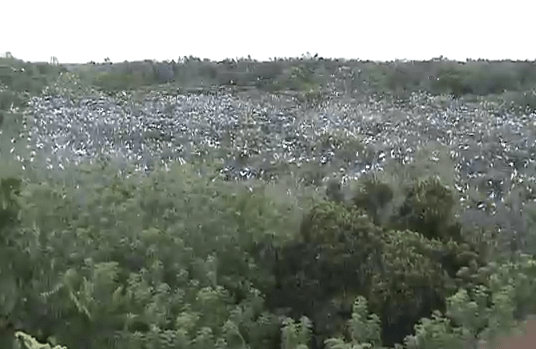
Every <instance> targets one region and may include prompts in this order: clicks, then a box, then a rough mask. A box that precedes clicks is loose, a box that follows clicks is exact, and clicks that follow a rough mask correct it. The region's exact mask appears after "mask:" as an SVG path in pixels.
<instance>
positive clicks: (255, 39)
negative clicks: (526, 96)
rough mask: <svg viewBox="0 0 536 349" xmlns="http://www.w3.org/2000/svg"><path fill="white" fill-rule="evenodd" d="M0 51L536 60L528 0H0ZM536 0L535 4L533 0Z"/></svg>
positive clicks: (82, 57)
mask: <svg viewBox="0 0 536 349" xmlns="http://www.w3.org/2000/svg"><path fill="white" fill-rule="evenodd" d="M0 3H1V5H0V9H1V10H0V12H1V16H0V23H1V24H2V33H1V35H0V53H3V52H6V51H9V52H11V53H12V54H13V55H14V56H15V57H17V58H21V59H24V60H30V61H49V60H50V57H51V56H56V57H57V58H58V60H59V61H60V63H85V62H88V61H90V60H94V61H96V62H102V61H103V60H104V58H105V57H109V58H110V59H111V60H112V62H118V61H123V60H130V61H132V60H139V59H157V60H165V59H169V60H171V59H175V60H177V58H179V57H182V56H189V55H193V56H197V57H201V58H211V59H223V58H237V57H246V56H247V55H248V54H249V55H251V56H252V57H253V58H257V59H268V58H270V57H274V56H277V57H297V56H301V55H302V54H304V53H306V52H310V53H311V54H315V53H318V54H319V55H320V56H323V57H339V58H341V57H344V58H360V59H371V60H390V59H396V58H398V59H430V58H433V57H438V56H440V55H443V56H445V57H448V58H451V59H460V60H465V59H466V58H488V59H502V58H504V59H507V58H511V59H531V60H533V59H536V44H535V41H534V33H535V32H536V29H535V27H534V23H535V19H534V18H535V17H534V16H535V13H536V11H535V10H536V2H533V1H530V0H509V1H481V0H465V1H460V0H449V1H433V0H427V1H424V0H410V1H400V0H399V1H396V0H383V1H380V0H369V1H360V0H356V1H349V0H344V1H343V0H330V1H314V0H309V1H302V0H271V1H254V0H249V1H248V0H198V1H196V0H189V1H184V0H175V1H170V0H151V1H139V0H138V1H137V0H130V1H124V0H95V1H73V0H70V1H67V0H49V1H42V0H31V1H29V0H0ZM533 3H534V4H533Z"/></svg>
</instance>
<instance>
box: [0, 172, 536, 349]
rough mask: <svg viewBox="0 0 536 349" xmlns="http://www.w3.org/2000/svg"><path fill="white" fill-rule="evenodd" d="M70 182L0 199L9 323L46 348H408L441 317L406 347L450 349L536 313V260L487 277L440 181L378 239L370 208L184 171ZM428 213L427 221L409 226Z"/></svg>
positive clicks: (15, 189) (83, 175)
mask: <svg viewBox="0 0 536 349" xmlns="http://www.w3.org/2000/svg"><path fill="white" fill-rule="evenodd" d="M69 171H70V172H69ZM69 171H68V172H67V173H68V175H67V177H65V178H63V179H58V180H57V181H56V180H53V179H49V180H46V181H42V182H29V183H25V184H24V185H23V184H22V183H21V182H19V181H16V180H13V179H4V180H3V181H2V186H1V197H2V202H3V203H4V204H3V206H2V211H1V215H2V228H1V229H2V230H1V234H2V242H1V245H0V249H1V251H0V256H1V257H0V258H2V263H1V264H0V265H2V268H3V270H2V274H1V275H2V283H3V285H5V286H3V288H2V289H3V290H7V291H8V292H6V291H4V292H3V296H2V299H0V310H1V311H2V313H1V315H2V318H3V319H4V320H5V323H10V324H13V326H14V329H22V330H24V331H26V332H27V333H30V334H32V335H34V336H36V338H37V339H38V340H40V341H41V342H44V341H46V340H49V341H53V342H54V343H61V344H63V345H66V346H67V347H68V348H112V347H114V348H274V347H282V348H296V347H298V346H299V345H300V344H303V345H305V347H322V346H323V344H322V343H324V342H326V345H327V346H328V347H330V348H339V347H345V346H344V345H349V344H344V343H355V344H357V343H361V344H363V343H367V342H368V343H371V344H373V345H375V347H379V344H380V343H382V342H383V343H384V344H385V345H392V344H394V343H395V342H399V343H400V342H403V340H404V338H405V337H406V336H408V335H411V334H412V333H413V325H415V324H417V323H418V321H419V320H420V319H422V318H430V317H431V316H432V314H435V313H433V312H434V311H435V312H439V313H437V314H443V315H437V317H435V316H436V315H433V316H432V317H431V320H422V321H423V322H422V323H421V325H419V326H417V327H416V329H417V332H416V333H415V334H414V336H415V337H411V336H410V337H407V339H406V340H407V343H406V344H405V345H406V347H407V348H428V347H429V345H430V343H432V342H434V341H439V340H441V341H445V343H451V344H445V345H443V346H439V347H440V348H454V347H455V344H458V343H460V341H469V340H471V339H475V338H476V337H477V336H478V335H479V334H481V333H482V334H483V335H484V334H486V335H487V333H488V332H489V335H490V336H491V335H494V334H496V333H498V332H497V331H500V330H504V329H505V328H506V327H508V326H514V325H515V319H514V318H513V315H514V313H515V311H516V310H517V309H518V308H519V307H524V308H530V309H534V310H536V309H535V302H534V300H533V299H532V298H531V297H530V295H531V294H533V293H532V292H534V290H535V289H534V287H535V286H536V285H535V284H534V282H533V281H532V280H534V276H535V275H534V274H535V272H536V264H535V262H534V260H533V259H530V258H527V257H522V258H521V259H519V258H518V259H517V260H513V261H511V262H509V263H508V264H504V263H503V264H493V263H491V264H490V263H488V262H486V261H484V260H482V258H479V256H478V255H477V254H475V253H474V252H472V251H473V250H474V248H473V247H471V245H470V244H469V243H467V242H465V241H464V240H463V238H460V235H459V231H457V230H456V229H453V228H451V229H446V230H442V228H441V227H443V226H445V224H444V223H445V222H444V221H442V219H446V216H444V215H437V212H436V211H434V210H433V209H432V208H433V205H434V204H433V203H434V202H436V201H435V200H437V198H438V197H443V198H444V197H448V194H447V192H445V191H444V190H443V189H442V188H441V186H440V184H439V183H438V182H435V181H428V182H419V183H417V184H415V189H414V190H421V191H423V193H428V195H424V196H423V195H418V197H420V198H424V200H428V201H426V202H422V201H419V200H417V201H415V200H416V198H415V197H413V196H412V194H411V193H412V192H411V191H410V193H409V194H408V197H407V199H406V200H404V201H403V202H404V203H403V205H402V207H404V210H401V211H400V212H402V213H401V214H397V217H399V218H398V219H395V218H396V217H395V218H393V219H390V220H388V221H387V223H386V224H387V225H386V226H379V225H376V224H374V223H373V221H372V219H371V217H370V216H369V215H368V214H367V213H366V212H367V211H366V209H367V208H368V209H370V207H371V206H372V205H371V204H369V205H368V206H367V205H365V208H363V207H359V206H358V205H354V204H348V203H345V202H339V203H336V202H330V201H323V200H320V199H318V198H317V199H313V197H310V198H309V199H308V196H307V195H305V194H306V191H304V190H300V189H299V188H296V190H295V191H294V193H293V194H292V196H289V195H288V194H287V193H286V191H285V190H284V189H283V188H281V187H278V186H277V185H267V184H263V185H261V184H256V183H249V184H237V183H230V182H224V181H219V180H215V181H211V180H210V179H207V178H201V177H199V176H198V175H197V174H196V171H195V169H194V168H190V167H188V166H175V167H173V168H172V170H171V171H169V172H166V171H163V170H161V171H156V172H155V173H154V174H152V175H150V176H149V177H148V178H142V177H140V176H135V175H134V176H131V177H129V178H127V177H125V176H122V175H119V174H116V172H115V170H114V169H113V168H112V167H105V168H104V169H101V170H98V169H97V168H88V169H87V171H86V170H83V169H70V170H69ZM248 185H249V187H248ZM423 186H424V187H423ZM380 187H382V186H381V185H380ZM90 188H91V189H90ZM371 190H376V189H371ZM384 190H385V191H386V192H388V190H386V189H384ZM19 191H20V193H19ZM300 192H301V193H302V194H300ZM304 195H305V196H304ZM360 195H366V193H365V192H364V191H361V194H360ZM445 195H447V196H445ZM389 196H390V195H386V196H385V201H388V198H389ZM311 200H312V201H311ZM356 202H360V201H359V200H356ZM384 203H385V202H384ZM409 205H413V206H412V210H409V211H408V210H407V207H408V206H409ZM380 206H381V205H380ZM424 207H426V208H429V209H430V210H431V211H424V212H429V213H427V214H428V215H429V216H426V214H425V216H424V218H425V219H424V220H423V221H418V220H417V221H412V220H410V219H408V218H407V217H410V216H411V214H412V213H411V212H415V214H417V216H419V214H418V212H422V211H420V210H422V209H423V208H424ZM395 212H396V211H395ZM407 212H410V213H407ZM426 217H431V218H430V219H426ZM432 218H433V219H432ZM450 219H452V218H450ZM401 222H402V223H401ZM408 222H410V223H411V224H409V223H408ZM434 224H436V225H438V226H435V227H434ZM454 226H456V225H455V224H454ZM410 227H411V229H415V230H411V229H410ZM440 228H441V229H440ZM448 234H452V235H451V236H450V235H448ZM6 268H7V269H6ZM360 297H361V298H360ZM356 299H357V303H354V302H355V301H356ZM472 302H475V303H472ZM473 304H474V305H473ZM368 311H371V312H372V313H375V314H377V315H378V317H375V316H372V317H369V315H368ZM460 312H461V313H460ZM460 314H461V315H460ZM303 316H306V317H307V318H303V319H302V320H301V321H302V322H301V324H300V323H295V322H293V320H290V318H293V319H299V318H301V317H303ZM471 316H472V317H476V318H475V319H474V320H469V319H471ZM505 316H506V317H505ZM285 319H286V320H285ZM309 319H310V320H309ZM281 326H283V327H281ZM505 326H506V327H505ZM6 328H7V327H6ZM6 331H7V330H6ZM482 331H484V332H482ZM486 331H487V332H486ZM6 333H12V332H9V331H8V332H5V331H4V335H5V334H6ZM434 333H436V334H434ZM330 338H331V339H330ZM343 344H344V345H343ZM434 347H435V346H434Z"/></svg>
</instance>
